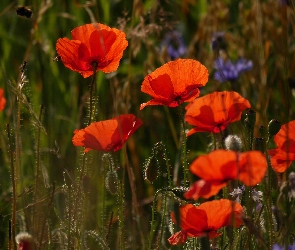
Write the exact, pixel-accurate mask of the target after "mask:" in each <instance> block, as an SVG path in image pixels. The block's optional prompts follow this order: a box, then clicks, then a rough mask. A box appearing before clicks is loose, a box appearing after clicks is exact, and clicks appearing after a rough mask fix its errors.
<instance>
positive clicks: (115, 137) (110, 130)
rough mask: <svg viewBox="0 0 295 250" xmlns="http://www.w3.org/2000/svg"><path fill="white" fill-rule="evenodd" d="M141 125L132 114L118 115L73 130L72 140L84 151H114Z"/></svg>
mask: <svg viewBox="0 0 295 250" xmlns="http://www.w3.org/2000/svg"><path fill="white" fill-rule="evenodd" d="M141 125H142V121H141V120H140V119H139V118H137V117H135V116H134V115H132V114H126V115H120V116H117V117H115V118H113V119H110V120H105V121H100V122H93V123H91V124H90V125H89V126H87V127H86V128H84V129H80V130H75V131H74V136H73V138H72V142H73V144H74V145H75V146H82V147H85V150H84V152H88V151H90V150H92V149H93V150H97V151H103V152H115V151H118V150H120V149H121V148H122V147H123V145H124V143H125V142H126V141H127V139H128V138H129V137H130V136H131V135H132V134H133V133H134V132H135V131H136V130H137V129H138V128H139V127H140V126H141Z"/></svg>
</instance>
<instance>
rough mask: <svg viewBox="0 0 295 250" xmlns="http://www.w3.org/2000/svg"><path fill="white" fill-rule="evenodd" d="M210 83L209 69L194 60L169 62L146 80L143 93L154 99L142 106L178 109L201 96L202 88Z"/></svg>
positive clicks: (142, 88) (142, 89)
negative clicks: (161, 106)
mask: <svg viewBox="0 0 295 250" xmlns="http://www.w3.org/2000/svg"><path fill="white" fill-rule="evenodd" d="M207 82H208V70H207V68H206V67H205V66H204V65H202V64H201V63H199V62H198V61H195V60H192V59H177V60H175V61H171V62H168V63H166V64H164V65H163V66H161V67H160V68H158V69H156V70H155V71H154V72H152V73H151V74H149V75H147V76H146V77H145V78H144V81H143V83H142V85H141V91H142V92H144V93H146V94H149V95H150V96H152V97H153V99H152V100H150V101H148V102H147V103H143V104H141V105H140V109H143V108H144V107H145V106H148V105H166V106H169V107H177V106H178V105H179V104H181V103H183V102H190V101H192V100H194V99H195V98H196V97H198V96H199V94H200V90H199V88H200V87H203V86H205V84H206V83H207Z"/></svg>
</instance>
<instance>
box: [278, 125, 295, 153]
mask: <svg viewBox="0 0 295 250" xmlns="http://www.w3.org/2000/svg"><path fill="white" fill-rule="evenodd" d="M288 140H293V142H294V141H295V120H294V121H290V122H288V123H286V124H284V125H282V126H281V129H280V131H279V132H278V133H277V134H276V135H275V136H274V141H275V143H276V144H277V146H278V147H281V146H283V144H284V143H285V142H286V141H288ZM289 146H290V147H291V148H289V149H288V150H289V151H292V152H295V144H294V143H292V144H290V145H289Z"/></svg>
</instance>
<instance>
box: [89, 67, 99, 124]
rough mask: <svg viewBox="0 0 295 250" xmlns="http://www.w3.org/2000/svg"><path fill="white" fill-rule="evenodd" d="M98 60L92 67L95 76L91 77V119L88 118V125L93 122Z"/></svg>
mask: <svg viewBox="0 0 295 250" xmlns="http://www.w3.org/2000/svg"><path fill="white" fill-rule="evenodd" d="M97 65H98V64H97V62H93V63H92V67H93V76H92V79H91V83H90V86H89V94H90V97H89V120H88V126H89V125H90V124H91V122H92V115H93V114H92V113H93V106H94V104H93V102H94V100H93V89H94V84H95V82H96V70H97Z"/></svg>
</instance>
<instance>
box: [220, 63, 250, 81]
mask: <svg viewBox="0 0 295 250" xmlns="http://www.w3.org/2000/svg"><path fill="white" fill-rule="evenodd" d="M252 67H253V63H252V61H251V60H246V59H245V58H239V59H238V60H237V62H236V63H233V62H232V61H230V60H226V61H224V59H223V58H222V57H218V58H217V59H216V60H215V63H214V68H215V69H216V71H215V73H214V79H216V80H218V81H220V82H226V81H230V82H233V81H235V80H237V79H238V77H239V76H240V74H241V73H242V72H243V71H248V70H250V69H251V68H252Z"/></svg>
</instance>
